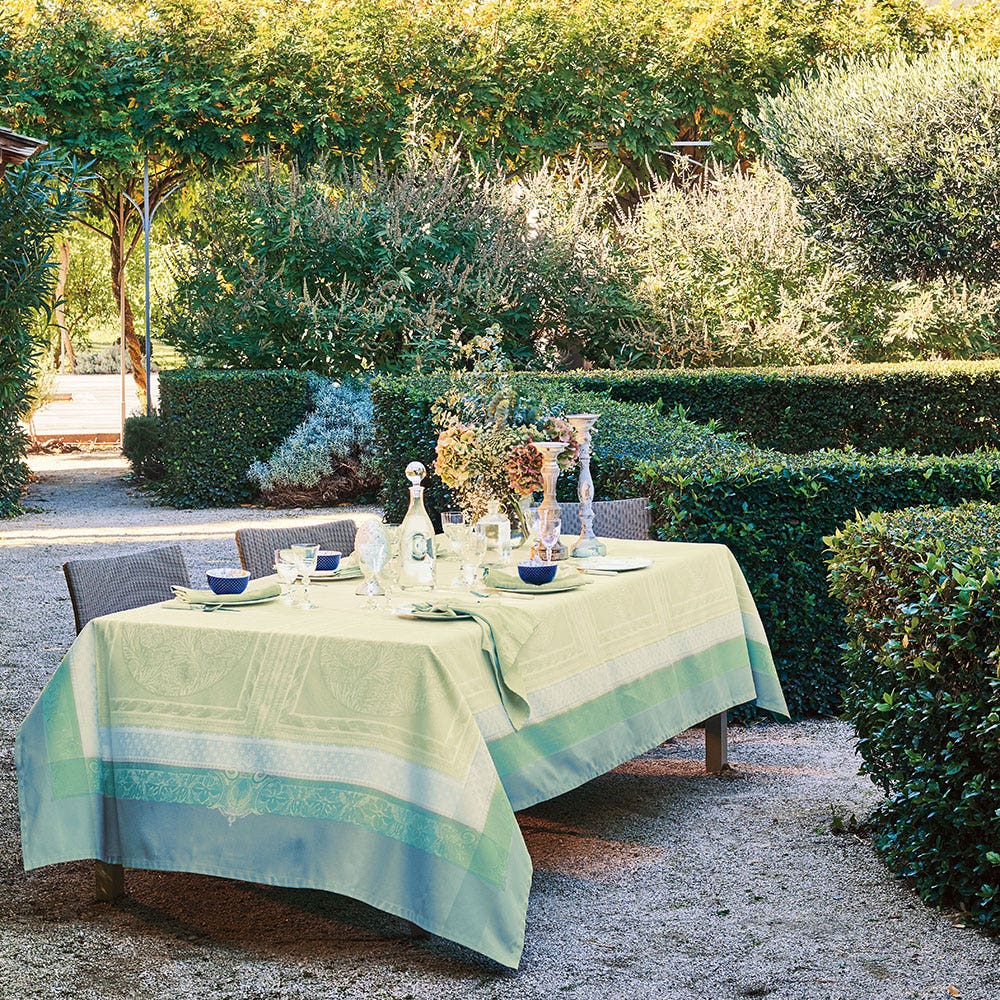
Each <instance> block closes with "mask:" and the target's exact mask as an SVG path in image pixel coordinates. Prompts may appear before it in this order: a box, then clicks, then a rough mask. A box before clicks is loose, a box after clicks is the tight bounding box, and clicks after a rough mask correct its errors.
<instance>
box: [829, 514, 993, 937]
mask: <svg viewBox="0 0 1000 1000" xmlns="http://www.w3.org/2000/svg"><path fill="white" fill-rule="evenodd" d="M998 538H1000V507H995V506H986V505H974V506H968V507H961V508H958V509H956V510H951V511H940V510H928V509H917V510H904V511H897V512H895V513H892V514H886V515H882V514H873V515H872V516H870V517H868V518H858V519H856V520H854V521H852V522H851V523H849V524H848V525H847V526H846V527H844V528H843V529H842V530H841V531H838V532H836V533H835V534H834V535H833V536H832V538H830V539H829V543H830V547H831V550H832V557H831V560H830V580H831V588H832V591H833V593H834V594H835V595H836V596H837V597H838V598H839V599H840V600H841V601H842V602H843V605H845V606H846V622H847V630H846V631H847V637H848V642H847V645H846V647H845V648H846V653H845V655H844V667H845V675H846V680H847V695H846V703H847V714H848V717H849V718H850V719H851V721H852V722H853V724H854V727H855V730H856V731H857V734H858V752H859V753H860V755H861V758H862V761H863V771H864V772H866V773H867V774H869V775H871V777H872V778H873V779H874V781H875V782H876V783H877V784H878V785H879V786H881V788H882V789H883V790H884V791H885V792H886V794H887V796H888V799H887V800H886V801H885V802H884V803H883V804H881V805H880V806H879V808H878V809H877V810H876V812H875V815H874V817H873V820H874V824H875V828H876V835H875V843H876V846H877V847H878V849H879V850H880V851H881V852H882V854H883V855H884V856H885V858H886V859H887V861H888V863H889V865H890V866H891V867H892V868H893V869H894V870H895V871H896V872H898V873H899V874H901V875H903V876H907V877H909V878H910V879H911V880H912V883H913V885H914V887H915V888H916V889H917V891H918V892H919V893H920V895H921V896H922V897H923V898H924V899H925V900H927V901H928V902H930V903H934V904H940V905H945V906H949V907H960V908H961V909H962V910H964V911H967V913H968V915H969V919H970V920H971V921H972V922H975V923H978V924H981V925H984V926H986V927H988V928H990V929H991V930H993V931H994V932H996V931H1000V853H998V851H997V846H998V844H1000V738H998V735H1000V675H998V662H1000V645H998V636H1000V545H998V541H997V540H998ZM842 610H843V608H842Z"/></svg>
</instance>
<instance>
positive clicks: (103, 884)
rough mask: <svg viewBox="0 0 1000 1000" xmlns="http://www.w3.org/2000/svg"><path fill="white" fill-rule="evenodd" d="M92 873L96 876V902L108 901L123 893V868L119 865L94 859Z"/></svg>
mask: <svg viewBox="0 0 1000 1000" xmlns="http://www.w3.org/2000/svg"><path fill="white" fill-rule="evenodd" d="M94 874H95V875H96V877H97V899H98V902H101V903H110V902H112V900H115V899H118V897H119V896H123V895H124V894H125V869H124V868H122V866H121V865H110V864H108V863H107V862H106V861H95V862H94Z"/></svg>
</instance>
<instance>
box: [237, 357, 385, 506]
mask: <svg viewBox="0 0 1000 1000" xmlns="http://www.w3.org/2000/svg"><path fill="white" fill-rule="evenodd" d="M310 395H311V397H312V405H313V409H312V411H311V412H309V413H308V414H307V415H306V417H305V419H304V420H303V421H302V423H300V424H299V425H298V426H297V427H296V428H295V429H294V430H293V431H292V432H291V434H289V435H288V437H286V438H285V439H284V440H283V441H282V442H281V443H280V444H279V445H278V446H277V448H275V450H274V452H273V453H272V454H271V455H270V457H269V458H268V459H267V460H266V461H260V462H254V463H253V465H251V466H250V469H249V471H248V472H247V476H248V478H249V479H250V480H251V481H252V482H254V483H256V484H257V486H258V487H259V488H260V490H261V492H263V493H264V494H265V496H267V495H270V496H271V497H275V496H279V495H281V494H283V493H287V492H289V491H294V492H296V493H297V494H303V495H305V496H309V495H310V494H313V495H315V496H316V497H317V499H318V498H320V497H322V498H323V499H331V498H330V497H329V486H330V481H331V480H332V479H336V480H337V487H338V490H339V494H338V495H337V496H336V497H335V498H333V499H336V500H339V501H343V500H348V499H352V498H353V496H354V495H356V494H355V492H353V490H354V489H356V488H357V484H360V485H361V487H362V488H364V487H365V486H370V485H371V482H372V479H373V475H372V462H373V455H372V448H373V430H374V429H373V426H372V401H371V393H370V392H369V391H368V387H367V386H366V385H363V384H360V383H357V382H350V381H346V382H333V381H330V380H329V379H324V378H321V377H320V376H312V377H311V378H310ZM350 484H354V485H353V488H352V485H350Z"/></svg>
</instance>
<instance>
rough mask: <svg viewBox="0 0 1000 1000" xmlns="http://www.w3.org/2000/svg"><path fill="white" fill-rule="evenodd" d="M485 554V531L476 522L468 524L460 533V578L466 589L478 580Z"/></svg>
mask: <svg viewBox="0 0 1000 1000" xmlns="http://www.w3.org/2000/svg"><path fill="white" fill-rule="evenodd" d="M485 555H486V532H485V531H484V530H483V528H481V527H480V526H479V525H478V524H468V525H466V526H465V531H464V533H463V535H462V579H461V581H460V583H461V584H465V586H466V587H467V588H468V589H470V590H471V589H472V587H474V586H475V585H476V583H477V582H478V581H479V574H480V572H481V569H482V562H483V556H485Z"/></svg>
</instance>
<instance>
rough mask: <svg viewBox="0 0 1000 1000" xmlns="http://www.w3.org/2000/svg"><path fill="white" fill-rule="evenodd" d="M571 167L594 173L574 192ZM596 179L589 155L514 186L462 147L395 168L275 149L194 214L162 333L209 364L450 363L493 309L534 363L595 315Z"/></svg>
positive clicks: (509, 345)
mask: <svg viewBox="0 0 1000 1000" xmlns="http://www.w3.org/2000/svg"><path fill="white" fill-rule="evenodd" d="M574 177H579V178H585V186H583V182H582V184H581V186H582V187H583V189H582V190H579V191H576V192H575V193H573V194H569V193H568V190H569V186H570V185H571V184H572V183H573V178H574ZM543 181H545V182H546V183H543ZM600 190H602V187H601V178H600V176H599V175H595V174H593V173H586V172H584V171H582V169H581V170H578V171H577V172H576V173H574V172H572V171H571V172H570V173H569V174H568V175H567V176H566V177H559V178H555V177H551V178H550V177H548V176H547V175H545V174H544V172H542V173H539V174H535V175H533V176H532V177H531V178H528V179H527V180H526V181H525V182H523V183H519V184H518V185H516V186H515V187H512V186H509V185H506V184H504V183H503V182H502V181H501V180H500V179H498V178H492V177H487V176H484V175H480V174H477V173H476V172H474V171H471V172H470V170H469V169H468V164H467V163H465V162H464V161H463V160H462V159H461V158H460V157H459V156H458V155H457V154H454V153H452V154H448V155H444V156H430V157H424V156H423V155H421V154H418V153H416V152H414V153H412V154H411V155H410V156H409V158H408V159H407V160H406V161H405V163H404V164H403V165H402V166H400V167H399V168H398V169H396V170H389V169H388V168H387V167H385V166H382V165H376V166H375V167H373V168H372V169H370V170H361V169H346V168H342V167H335V166H330V165H327V164H323V163H320V164H318V165H315V166H313V167H312V168H310V169H308V170H307V171H305V172H304V173H300V172H299V171H298V170H297V169H294V168H292V169H288V170H286V169H284V168H282V167H280V166H279V165H277V164H275V163H273V162H272V161H265V163H264V164H263V165H262V166H261V167H260V168H259V169H258V170H257V171H256V172H254V173H253V174H250V175H247V176H246V177H245V178H244V179H243V182H242V184H241V185H240V186H239V187H238V188H237V189H236V190H233V188H232V187H227V188H225V189H223V188H218V189H217V191H216V196H215V198H214V200H213V202H212V206H211V207H210V208H208V209H207V210H206V211H205V212H203V213H201V214H200V215H199V217H198V219H197V220H196V221H195V223H194V224H193V229H192V232H191V234H190V236H189V246H190V247H191V249H190V250H189V252H187V253H185V254H182V256H181V258H180V259H179V260H178V292H177V298H176V300H175V308H174V310H173V313H172V317H171V320H170V322H169V324H168V328H167V331H166V338H167V339H168V340H169V341H170V342H172V343H174V344H175V345H176V346H177V347H178V348H180V349H181V350H183V351H185V352H187V353H188V354H189V355H197V356H201V357H204V358H206V359H208V360H209V361H210V362H211V363H214V364H224V365H237V364H238V365H245V366H250V367H261V366H264V365H278V366H281V367H303V368H309V369H310V370H313V371H316V372H319V373H321V374H326V375H334V376H340V375H343V374H349V373H355V372H360V371H365V370H371V369H373V368H374V369H383V370H384V369H390V370H391V369H397V370H398V369H401V368H410V367H412V366H413V365H419V366H420V367H422V368H435V367H442V366H444V367H447V366H448V365H449V364H450V363H452V362H453V361H454V360H455V359H456V355H457V353H458V351H459V348H460V346H461V344H462V343H463V342H464V341H466V340H467V339H468V338H470V337H472V336H474V335H476V334H478V333H482V332H484V331H485V330H486V328H487V327H489V326H491V325H493V324H494V323H496V324H499V326H500V327H501V328H502V330H503V344H504V349H505V350H506V352H507V353H508V354H509V355H510V356H511V357H514V358H517V359H518V360H519V362H520V363H521V365H522V366H530V365H532V364H536V363H538V361H539V352H540V351H542V350H544V349H545V345H546V344H549V345H558V344H560V343H561V341H562V338H563V337H564V331H565V330H566V329H567V328H568V325H569V323H570V321H571V320H575V319H581V317H582V316H583V314H584V313H585V312H586V311H587V309H589V310H590V313H591V314H592V320H593V321H594V322H596V321H597V318H596V311H595V310H594V308H593V307H586V308H584V307H582V306H581V307H578V306H577V304H576V303H577V302H578V301H582V300H584V299H585V298H586V296H587V294H588V289H589V288H590V287H591V286H592V284H593V280H594V277H593V275H592V274H591V272H592V271H593V270H594V268H595V267H597V268H598V270H599V264H597V265H595V263H594V254H593V252H592V250H593V244H594V241H595V240H596V241H597V242H598V243H600V242H601V237H600V235H599V231H598V229H599V227H598V229H594V228H593V227H594V226H595V225H596V224H595V223H594V221H593V220H594V215H595V212H594V210H593V208H592V206H593V203H594V201H595V199H596V192H599V191H600ZM529 219H530V220H531V221H529ZM585 223H587V224H590V225H591V229H590V230H587V232H586V235H584V232H583V227H584V224H585ZM195 247H197V248H198V249H197V250H196V249H194V248H195ZM235 289H239V294H234V290H235ZM599 301H600V298H599ZM264 317H266V320H264ZM581 322H582V320H581ZM604 322H605V320H604V319H603V318H602V319H601V320H600V324H601V325H602V328H603V324H604ZM575 331H576V332H575V336H576V338H577V341H576V342H579V339H580V338H581V337H583V336H584V335H585V334H586V331H587V327H586V325H585V324H584V326H583V327H582V328H581V327H576V328H575Z"/></svg>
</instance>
